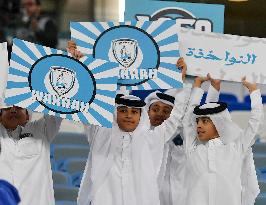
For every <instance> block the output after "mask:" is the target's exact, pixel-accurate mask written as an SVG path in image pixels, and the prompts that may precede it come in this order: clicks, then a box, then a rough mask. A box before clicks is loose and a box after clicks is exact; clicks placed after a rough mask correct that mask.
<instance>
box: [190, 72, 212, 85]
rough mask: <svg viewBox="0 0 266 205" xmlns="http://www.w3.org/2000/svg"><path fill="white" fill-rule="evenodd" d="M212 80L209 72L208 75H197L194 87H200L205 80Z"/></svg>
mask: <svg viewBox="0 0 266 205" xmlns="http://www.w3.org/2000/svg"><path fill="white" fill-rule="evenodd" d="M208 80H210V75H209V74H208V75H207V76H206V77H199V76H197V77H196V78H195V80H194V87H197V88H200V87H201V84H202V83H203V82H205V81H208Z"/></svg>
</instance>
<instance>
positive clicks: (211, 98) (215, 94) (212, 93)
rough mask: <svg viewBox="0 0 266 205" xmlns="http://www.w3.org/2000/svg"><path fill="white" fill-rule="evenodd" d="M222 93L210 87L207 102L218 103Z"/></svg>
mask: <svg viewBox="0 0 266 205" xmlns="http://www.w3.org/2000/svg"><path fill="white" fill-rule="evenodd" d="M219 94H220V92H219V91H218V90H216V89H215V88H214V87H213V86H212V85H210V87H209V89H208V93H207V97H206V100H205V102H206V103H208V102H218V101H219Z"/></svg>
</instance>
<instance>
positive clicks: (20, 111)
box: [0, 106, 29, 130]
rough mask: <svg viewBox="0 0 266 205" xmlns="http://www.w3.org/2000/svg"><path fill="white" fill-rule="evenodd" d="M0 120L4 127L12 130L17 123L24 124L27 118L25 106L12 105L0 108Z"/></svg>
mask: <svg viewBox="0 0 266 205" xmlns="http://www.w3.org/2000/svg"><path fill="white" fill-rule="evenodd" d="M1 112H2V113H1V115H0V122H1V123H2V125H3V126H4V127H5V128H6V129H11V130H14V129H16V128H17V126H18V125H21V126H24V125H25V124H26V123H27V121H28V120H29V115H28V112H27V110H26V109H25V108H21V107H17V106H13V107H9V108H3V109H1Z"/></svg>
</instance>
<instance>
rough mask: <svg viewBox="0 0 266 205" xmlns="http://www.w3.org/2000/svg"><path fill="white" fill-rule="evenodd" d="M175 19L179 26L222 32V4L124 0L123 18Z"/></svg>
mask: <svg viewBox="0 0 266 205" xmlns="http://www.w3.org/2000/svg"><path fill="white" fill-rule="evenodd" d="M134 19H136V20H142V21H143V20H146V21H156V20H158V19H171V20H176V24H177V26H178V27H179V28H181V27H186V28H192V29H195V30H197V31H205V32H217V33H223V28H224V5H218V4H199V3H183V2H173V1H152V0H126V4H125V20H126V21H131V20H134Z"/></svg>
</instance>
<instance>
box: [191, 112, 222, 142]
mask: <svg viewBox="0 0 266 205" xmlns="http://www.w3.org/2000/svg"><path fill="white" fill-rule="evenodd" d="M196 122H197V133H198V138H199V140H201V141H208V140H210V139H214V138H217V137H218V132H217V130H216V128H215V126H214V124H213V122H212V121H211V119H210V118H209V117H198V118H197V119H196Z"/></svg>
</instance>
